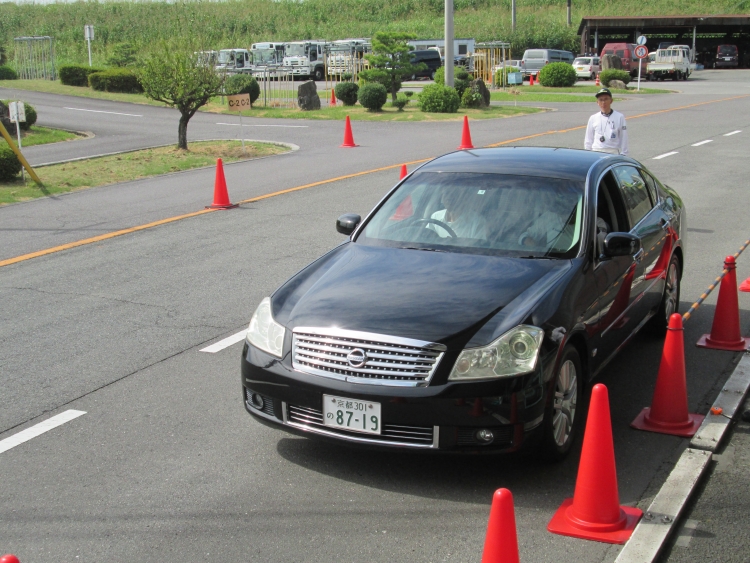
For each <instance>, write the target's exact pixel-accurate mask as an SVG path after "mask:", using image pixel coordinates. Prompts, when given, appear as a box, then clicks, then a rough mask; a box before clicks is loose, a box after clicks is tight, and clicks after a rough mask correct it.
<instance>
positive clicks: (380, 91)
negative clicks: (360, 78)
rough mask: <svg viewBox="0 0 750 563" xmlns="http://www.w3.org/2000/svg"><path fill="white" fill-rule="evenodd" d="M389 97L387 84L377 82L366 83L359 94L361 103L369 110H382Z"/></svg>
mask: <svg viewBox="0 0 750 563" xmlns="http://www.w3.org/2000/svg"><path fill="white" fill-rule="evenodd" d="M387 99H388V91H387V90H386V89H385V86H383V85H382V84H377V83H370V84H365V85H364V86H362V88H360V89H359V92H358V94H357V100H358V101H359V103H360V105H361V106H362V107H364V108H367V110H368V111H380V109H381V108H382V107H383V106H384V105H385V102H386V100H387Z"/></svg>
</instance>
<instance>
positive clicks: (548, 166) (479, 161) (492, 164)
mask: <svg viewBox="0 0 750 563" xmlns="http://www.w3.org/2000/svg"><path fill="white" fill-rule="evenodd" d="M613 159H617V160H623V158H622V157H617V156H614V155H611V154H608V153H601V152H595V151H585V150H578V149H564V148H554V147H499V148H488V149H471V150H463V151H457V152H452V153H449V154H446V155H444V156H440V157H438V158H436V159H434V160H432V161H430V162H428V163H427V164H425V165H424V166H421V167H420V168H419V171H420V172H479V173H484V174H489V173H492V174H512V175H521V176H542V177H547V178H565V179H571V180H581V181H584V180H585V179H586V177H587V175H588V172H589V170H590V169H591V168H592V167H593V166H595V165H596V164H598V163H600V162H602V161H604V160H607V161H608V163H610V162H612V160H613ZM624 160H627V161H628V162H630V159H624Z"/></svg>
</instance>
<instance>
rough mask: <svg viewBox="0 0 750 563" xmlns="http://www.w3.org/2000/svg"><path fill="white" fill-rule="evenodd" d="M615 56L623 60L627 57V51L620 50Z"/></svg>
mask: <svg viewBox="0 0 750 563" xmlns="http://www.w3.org/2000/svg"><path fill="white" fill-rule="evenodd" d="M615 55H617V56H618V57H620V58H622V57H624V56H625V51H624V50H623V49H618V50H617V51H615Z"/></svg>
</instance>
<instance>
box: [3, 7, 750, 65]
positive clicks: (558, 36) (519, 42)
mask: <svg viewBox="0 0 750 563" xmlns="http://www.w3.org/2000/svg"><path fill="white" fill-rule="evenodd" d="M510 3H511V0H454V6H455V10H456V13H455V34H456V37H473V38H475V39H477V40H478V41H492V40H504V41H510V42H511V43H512V45H513V49H514V52H516V53H517V52H518V51H522V50H523V49H525V48H526V47H528V46H539V47H541V46H545V47H550V48H555V47H556V48H568V49H571V50H573V51H576V50H577V46H578V39H577V37H576V31H577V27H578V22H580V19H581V17H583V16H593V15H598V16H602V15H612V16H623V15H632V14H638V15H643V16H648V15H662V14H663V15H679V14H687V15H690V14H692V15H695V14H701V15H705V14H729V13H738V12H742V11H743V10H745V11H746V10H747V9H748V7H750V0H739V3H738V0H681V1H680V2H671V1H669V0H652V1H651V2H643V1H642V0H618V1H617V2H609V1H608V0H574V1H573V26H572V27H567V25H566V3H565V0H522V1H521V2H518V12H517V28H516V31H515V32H512V31H511V28H510ZM443 6H444V1H443V0H303V1H296V0H278V1H274V0H226V1H223V2H212V1H206V0H192V1H178V2H174V3H165V2H155V1H154V2H151V1H140V2H137V1H133V2H122V1H107V2H97V1H78V2H74V3H57V4H30V3H25V4H14V3H10V2H5V3H0V45H5V46H6V49H7V51H8V53H9V55H10V56H11V58H12V57H13V53H14V47H13V38H14V37H19V36H29V35H50V36H52V37H54V38H55V49H56V54H57V59H58V64H65V63H83V62H85V61H87V60H88V55H87V48H86V43H85V41H84V39H83V26H84V25H86V24H93V25H94V26H95V30H96V39H95V40H94V41H93V42H92V52H93V57H94V62H95V64H102V63H104V61H105V60H106V57H107V56H108V55H109V53H110V51H111V49H112V47H113V46H114V45H115V44H117V43H122V42H128V43H131V44H133V45H134V46H135V47H136V48H137V49H138V50H139V51H140V52H143V53H145V52H147V51H148V50H149V49H150V48H151V47H152V46H153V45H154V44H155V43H158V42H159V41H161V40H171V39H174V38H175V37H182V38H187V37H189V38H191V39H192V42H193V45H194V47H195V48H196V49H221V48H229V47H249V46H250V44H251V43H254V42H257V41H292V40H297V39H328V40H332V39H342V38H346V37H372V35H373V34H374V33H375V32H376V31H408V32H411V33H414V34H416V35H417V36H418V37H419V38H435V37H440V36H441V35H442V33H443Z"/></svg>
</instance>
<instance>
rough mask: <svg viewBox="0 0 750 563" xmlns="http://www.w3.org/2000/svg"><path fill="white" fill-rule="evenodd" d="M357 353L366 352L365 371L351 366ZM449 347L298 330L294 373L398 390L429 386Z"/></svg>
mask: <svg viewBox="0 0 750 563" xmlns="http://www.w3.org/2000/svg"><path fill="white" fill-rule="evenodd" d="M355 349H360V350H363V351H364V352H365V358H366V362H365V365H363V366H361V367H353V366H352V365H350V364H349V361H348V360H347V356H348V354H349V353H350V352H352V351H353V350H355ZM445 350H446V347H445V346H444V345H443V344H438V343H435V342H425V341H422V340H414V339H411V338H401V337H396V336H390V335H386V334H373V333H370V332H359V331H353V330H344V329H335V328H319V327H297V328H295V329H294V331H293V338H292V366H293V367H294V369H296V370H298V371H301V372H304V373H309V374H311V375H319V376H321V377H328V378H331V379H339V380H342V381H348V382H352V383H364V384H370V385H387V386H394V387H422V386H426V385H427V384H428V383H429V382H430V379H431V378H432V375H433V374H434V372H435V369H436V368H437V366H438V364H439V363H440V360H441V359H442V357H443V354H444V353H445Z"/></svg>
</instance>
